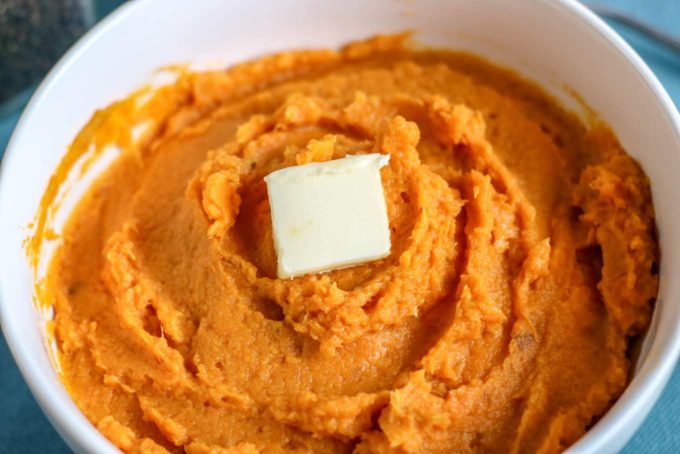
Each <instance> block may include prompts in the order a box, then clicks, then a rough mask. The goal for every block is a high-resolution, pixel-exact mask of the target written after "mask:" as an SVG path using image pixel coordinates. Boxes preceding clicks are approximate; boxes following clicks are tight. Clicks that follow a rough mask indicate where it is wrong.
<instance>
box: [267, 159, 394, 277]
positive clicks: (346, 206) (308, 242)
mask: <svg viewBox="0 0 680 454" xmlns="http://www.w3.org/2000/svg"><path fill="white" fill-rule="evenodd" d="M389 159H390V157H389V156H388V155H381V154H377V153H373V154H366V155H356V156H347V157H344V158H342V159H335V160H333V161H327V162H315V163H311V164H305V165H301V166H294V167H287V168H285V169H281V170H277V171H275V172H272V173H270V174H269V175H267V176H266V177H265V178H264V180H265V182H266V183H267V191H268V193H269V205H270V207H271V213H272V227H273V229H274V248H275V249H276V255H277V259H278V260H277V261H278V269H277V274H278V277H279V278H291V277H295V276H300V275H303V274H307V273H319V272H322V271H330V270H334V269H338V268H345V267H349V266H354V265H359V264H361V263H366V262H369V261H371V260H377V259H381V258H383V257H386V256H388V255H389V253H390V228H389V223H388V219H387V207H386V206H385V196H384V194H383V188H382V182H381V180H380V168H381V167H383V166H385V165H386V164H387V163H388V161H389Z"/></svg>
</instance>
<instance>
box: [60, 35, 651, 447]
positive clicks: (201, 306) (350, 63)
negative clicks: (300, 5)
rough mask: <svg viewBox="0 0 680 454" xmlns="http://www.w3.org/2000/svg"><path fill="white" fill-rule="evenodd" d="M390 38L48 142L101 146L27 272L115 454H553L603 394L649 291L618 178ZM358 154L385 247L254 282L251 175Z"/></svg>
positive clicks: (634, 193)
mask: <svg viewBox="0 0 680 454" xmlns="http://www.w3.org/2000/svg"><path fill="white" fill-rule="evenodd" d="M402 41H403V37H381V38H376V39H373V40H369V41H366V42H360V43H355V44H352V45H350V46H348V47H346V48H345V49H343V50H342V51H339V52H331V51H308V52H291V53H285V54H280V55H277V56H273V57H267V58H264V59H261V60H258V61H255V62H252V63H248V64H244V65H240V66H237V67H235V68H233V69H231V70H229V71H226V72H208V73H198V74H194V73H187V74H183V75H181V76H180V78H179V80H178V81H177V82H176V83H175V84H174V85H172V86H169V87H165V88H162V89H160V90H159V91H158V92H156V93H155V94H154V95H153V96H152V97H151V99H150V100H148V99H147V100H146V101H145V102H141V101H140V100H139V99H135V100H133V101H134V102H132V103H131V104H130V103H129V102H127V103H126V102H123V103H118V104H116V105H114V106H112V107H111V108H109V109H108V110H106V111H103V112H100V113H99V114H98V116H96V117H95V120H96V125H93V124H92V123H91V124H90V125H88V127H87V128H86V129H85V130H84V131H85V133H83V134H85V135H83V134H81V136H79V138H80V139H83V140H81V141H80V142H78V141H76V142H74V144H81V145H82V143H87V144H90V143H94V144H96V145H97V146H100V145H102V144H103V143H109V142H111V141H114V142H116V143H117V144H118V145H121V146H122V147H123V148H124V152H123V153H122V155H121V156H120V157H119V158H117V160H116V161H115V162H114V163H113V164H112V165H111V167H110V168H109V169H108V170H107V171H106V172H105V173H104V175H102V176H101V177H100V178H99V179H98V180H97V182H96V183H95V184H94V185H93V187H92V188H91V189H90V191H89V192H88V193H87V194H86V196H85V197H84V198H83V200H82V201H81V203H80V205H79V207H78V208H77V209H76V210H75V212H74V213H73V215H72V216H71V218H70V221H69V223H68V225H67V227H66V229H65V231H64V235H63V240H64V244H63V246H62V247H61V248H60V250H59V252H58V253H57V255H56V257H55V258H54V259H53V262H52V265H51V268H50V272H49V279H48V290H49V292H48V294H49V295H50V298H52V301H53V303H54V305H55V312H56V317H55V336H56V339H57V342H58V345H59V352H60V361H61V366H62V376H63V379H64V382H65V383H66V385H67V387H68V389H69V391H70V393H71V394H72V395H73V397H74V400H75V401H76V403H77V404H78V405H79V407H80V408H81V409H82V410H83V412H84V413H85V414H86V416H87V417H88V418H89V419H90V420H91V421H92V422H93V423H94V424H95V425H96V426H97V427H98V429H99V430H100V431H101V432H102V433H103V434H104V435H106V436H107V437H108V438H109V439H110V440H111V441H112V442H113V443H114V444H116V445H117V446H118V447H119V448H121V449H122V450H124V451H128V452H137V451H140V452H163V451H166V450H167V451H170V452H178V451H186V452H190V453H203V452H229V453H237V452H239V453H240V452H243V453H251V452H253V453H254V452H267V453H269V452H284V451H286V452H358V453H368V452H402V453H421V452H520V451H521V452H554V451H559V450H563V449H565V448H566V447H567V446H569V445H570V444H571V443H573V442H574V441H575V440H576V439H577V438H578V437H580V436H581V435H582V434H583V433H584V432H585V431H586V430H587V429H588V427H589V426H590V425H591V424H592V423H593V422H594V420H595V419H596V418H597V417H598V416H600V415H602V414H603V413H604V412H605V411H606V410H607V409H608V408H609V406H610V405H611V404H612V402H613V401H614V400H615V399H616V398H617V397H618V395H619V394H620V393H621V392H622V390H623V389H624V387H625V385H626V381H627V374H628V369H629V360H628V358H627V356H626V351H627V347H628V344H629V336H632V335H635V334H637V333H640V332H641V331H642V330H643V329H644V328H645V327H646V326H647V325H648V323H649V317H650V313H651V309H652V302H653V299H654V297H655V296H656V290H657V276H656V267H657V265H656V263H657V260H658V252H657V245H656V240H655V237H654V214H653V209H652V205H651V197H650V193H649V187H648V183H647V180H646V178H645V176H644V174H643V173H642V172H641V170H640V169H639V168H638V166H637V165H636V163H635V162H634V161H633V160H632V159H631V158H629V157H628V156H627V155H626V154H625V153H624V152H623V151H622V149H621V147H620V146H619V144H618V142H617V141H616V139H615V138H614V137H613V136H612V135H611V133H610V132H609V131H608V130H607V129H606V128H605V127H602V126H598V127H593V128H591V129H590V130H586V128H584V127H583V126H582V125H581V123H579V122H578V120H577V119H576V118H575V117H573V116H571V115H570V114H567V113H565V112H564V111H562V110H561V109H560V108H559V107H558V106H556V105H555V103H554V101H552V100H551V99H549V98H548V97H547V96H546V95H544V94H543V93H542V92H540V90H538V89H536V88H535V87H533V86H531V85H530V84H529V83H527V82H525V81H522V80H521V79H519V78H518V77H517V76H515V75H513V74H511V73H509V72H507V71H504V70H501V69H498V68H495V67H492V66H491V65H489V64H487V63H484V62H481V61H479V60H477V59H475V58H473V57H470V56H467V55H461V54H453V53H447V52H434V51H412V50H409V49H408V48H406V47H404V45H403V42H402ZM140 120H145V121H147V126H148V129H147V133H146V134H144V135H143V136H142V138H141V139H140V140H139V141H137V142H135V141H132V140H130V137H129V136H128V135H127V133H126V131H127V130H128V129H130V126H131V125H132V124H136V123H139V121H140ZM93 121H94V120H93ZM106 139H108V141H107V140H106ZM374 152H378V153H384V154H389V155H390V161H389V165H388V166H386V167H385V168H384V169H383V170H382V171H381V177H382V183H383V187H384V192H385V198H386V202H387V209H388V217H389V222H390V229H391V241H392V252H391V254H390V255H389V256H388V257H387V258H385V259H382V260H379V261H376V262H372V263H368V264H364V265H360V266H356V267H353V268H348V269H342V270H337V271H332V272H329V273H325V274H318V275H306V276H303V277H300V278H296V279H288V280H281V279H277V278H276V256H275V253H274V248H273V240H272V228H271V222H270V211H269V204H268V198H267V192H266V186H265V184H264V183H263V177H264V176H265V175H267V174H269V173H270V172H272V171H274V170H277V169H280V168H282V167H287V166H293V165H299V164H306V163H309V162H319V161H326V160H330V159H336V158H340V157H343V156H345V155H353V154H362V153H374ZM347 216H351V213H347Z"/></svg>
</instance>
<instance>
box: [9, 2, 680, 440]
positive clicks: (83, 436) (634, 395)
mask: <svg viewBox="0 0 680 454" xmlns="http://www.w3.org/2000/svg"><path fill="white" fill-rule="evenodd" d="M154 1H157V0H134V1H129V2H127V3H124V4H122V5H121V6H119V7H118V8H116V10H115V11H113V12H112V13H111V14H109V15H108V16H107V17H105V18H104V19H103V20H101V21H100V22H99V23H97V24H96V25H95V26H94V27H93V28H92V29H90V30H88V31H87V32H86V33H85V34H84V35H83V36H82V37H81V38H80V39H79V40H78V41H77V42H76V43H75V44H74V45H73V46H72V47H71V48H70V49H69V50H68V51H67V52H66V53H65V54H64V55H63V56H62V57H61V58H60V59H59V61H58V62H57V64H56V65H55V66H54V67H53V68H52V69H51V70H50V71H49V73H48V74H47V76H46V77H45V78H44V79H43V81H42V82H41V83H40V85H39V86H38V88H37V90H36V91H35V93H34V94H33V96H32V97H31V99H30V101H29V103H28V105H27V106H26V108H25V109H24V111H23V112H22V114H21V116H20V118H19V121H18V122H17V125H16V127H15V128H14V131H13V132H12V135H11V137H10V140H9V142H8V144H7V148H6V150H5V153H4V156H3V158H2V164H1V165H0V195H1V194H3V193H4V192H5V191H4V188H5V186H6V184H7V183H6V181H7V178H3V177H4V176H5V173H6V172H7V168H8V167H10V166H11V162H12V161H13V160H14V159H16V156H17V155H18V154H19V150H17V149H16V148H18V147H16V146H15V143H16V142H17V141H18V139H17V137H19V136H20V135H23V134H24V129H26V127H27V126H26V125H27V124H28V123H29V120H30V118H31V116H32V115H33V112H34V111H35V110H37V109H39V107H40V104H41V101H42V99H43V97H44V96H45V94H46V93H48V92H49V91H50V89H51V88H52V86H53V85H54V84H55V83H56V82H57V81H58V80H59V79H60V78H61V77H63V76H64V74H65V73H67V71H68V69H69V67H70V66H71V64H72V63H73V62H74V61H75V60H77V59H78V58H79V57H80V55H81V54H82V53H83V52H84V51H85V50H86V49H87V48H89V47H90V46H91V45H93V43H94V42H95V41H96V40H97V39H98V37H99V36H101V35H103V34H106V33H108V32H109V30H110V29H111V28H112V27H114V26H115V25H116V24H117V23H119V22H121V21H124V20H125V19H126V18H127V17H128V16H130V15H132V14H135V12H136V11H137V10H139V9H142V8H144V7H145V6H146V5H147V4H148V3H152V2H154ZM540 1H541V2H542V3H548V4H550V5H551V6H553V7H555V8H558V9H559V10H560V13H561V14H566V15H571V16H572V17H573V18H575V19H577V20H579V21H581V22H583V24H584V25H585V26H587V27H589V28H590V29H591V30H592V31H594V32H596V33H597V34H598V35H599V36H601V37H602V38H604V41H605V42H606V43H607V44H609V45H610V46H611V48H612V50H613V51H614V52H616V53H618V54H619V55H620V56H622V57H623V59H624V60H625V63H626V64H627V65H629V66H630V67H631V68H632V69H633V70H634V71H635V72H636V73H637V74H638V75H639V76H641V83H643V84H645V85H646V86H647V87H648V88H649V89H650V91H651V92H652V93H653V94H654V98H655V102H656V103H657V104H658V106H659V107H660V108H661V110H662V112H663V114H664V115H665V116H666V118H667V119H668V120H669V121H670V124H671V126H672V129H673V131H674V133H675V136H676V138H677V139H678V142H680V113H678V110H677V108H676V107H675V104H674V103H673V101H672V100H671V98H670V96H669V95H668V93H667V92H666V90H665V89H664V88H663V86H662V85H661V83H660V82H659V80H658V79H657V77H656V76H655V75H654V73H653V72H652V70H651V69H650V68H649V67H648V65H647V64H646V63H645V62H644V61H643V60H642V58H641V57H640V56H639V55H638V54H637V52H636V51H635V50H633V49H632V47H631V46H630V45H629V44H628V43H627V42H626V41H625V40H624V39H623V38H622V37H621V36H620V35H619V34H618V33H617V32H615V31H614V30H613V29H612V28H611V27H610V26H609V25H608V24H607V23H606V22H605V21H604V20H602V19H601V18H600V17H599V16H597V15H596V14H595V13H594V12H592V11H591V10H590V9H588V8H587V7H586V6H584V5H583V4H581V3H579V2H578V1H577V0H540ZM140 82H141V81H140ZM1 201H2V198H0V202H1ZM5 266H7V267H8V266H9V264H8V263H6V262H0V328H1V329H2V333H3V335H4V337H5V339H6V341H7V344H8V347H9V349H10V352H11V353H12V356H13V358H14V360H15V362H16V364H17V366H18V368H19V370H20V372H21V374H22V376H23V378H24V380H25V381H26V383H27V384H28V387H29V389H30V391H31V393H32V395H33V396H34V398H35V399H36V401H37V402H38V404H39V406H40V407H41V409H42V410H43V411H44V412H45V414H46V416H47V417H48V419H49V421H50V423H51V424H52V425H53V427H54V428H55V429H56V430H57V432H58V433H59V434H60V435H61V436H62V437H63V438H64V439H65V441H66V442H67V443H68V444H69V445H70V446H71V448H74V449H76V450H84V451H86V452H117V450H116V448H115V447H114V446H113V444H111V442H109V441H108V440H107V439H106V438H105V437H104V436H103V434H101V433H100V432H99V431H98V430H97V429H96V428H95V427H94V426H93V425H90V426H89V427H87V426H86V427H85V428H84V427H82V426H79V425H78V424H74V420H77V419H79V418H78V417H84V415H83V414H82V413H81V412H80V410H79V409H78V408H77V407H76V406H75V405H71V406H65V407H62V404H63V401H62V399H63V397H62V396H60V395H59V394H56V393H54V390H53V389H51V388H52V384H51V383H50V382H49V381H48V380H47V378H46V377H44V376H43V375H41V373H40V369H39V367H38V365H37V362H36V360H35V359H34V358H32V356H31V355H30V354H29V351H28V350H27V348H25V347H24V345H22V342H21V327H17V326H14V325H16V324H15V323H9V320H11V319H12V311H11V306H10V304H9V301H10V298H9V296H10V295H9V292H8V290H7V289H8V285H7V284H6V283H4V282H3V276H4V274H3V273H2V269H1V268H2V267H5ZM665 304H670V302H665ZM668 338H669V340H668V341H667V342H666V343H665V344H663V345H662V346H661V347H660V348H659V351H658V354H657V356H658V358H659V360H658V362H657V365H656V366H655V368H654V370H653V371H651V372H650V373H648V374H646V375H644V376H642V377H639V379H637V378H636V379H635V380H633V381H632V382H631V383H629V385H628V386H627V388H626V396H627V402H626V407H625V408H618V409H615V410H614V409H610V410H608V412H607V413H606V415H609V414H610V413H612V411H613V410H614V414H612V416H613V417H612V418H609V419H607V420H606V421H601V422H600V423H599V424H598V425H596V426H595V427H593V428H592V429H591V430H589V431H588V432H586V434H585V435H584V436H582V437H581V438H580V439H579V440H578V441H577V442H576V443H574V444H573V445H572V446H571V447H570V448H569V451H570V452H575V451H578V452H600V451H603V450H604V449H605V448H606V445H607V443H608V442H610V441H611V440H612V439H613V438H614V437H616V436H619V437H627V438H630V437H632V435H633V434H634V433H635V431H632V432H631V433H627V434H625V433H624V431H625V429H626V428H627V427H631V425H632V426H633V427H635V428H636V430H637V428H639V423H638V424H636V423H635V419H636V418H638V417H639V416H640V414H643V416H646V414H647V413H648V412H649V411H650V409H651V407H652V406H653V403H654V402H656V400H657V399H658V397H659V394H660V392H661V390H662V389H663V388H664V387H665V385H666V383H667V381H668V379H669V378H670V375H671V373H672V371H673V369H674V367H675V364H676V362H677V360H678V356H680V326H679V327H678V328H677V329H676V330H674V331H673V332H672V333H670V335H669V336H668ZM621 397H623V396H621ZM650 401H651V403H652V404H651V405H650V404H649V403H650ZM71 403H73V402H72V401H71ZM74 417H75V418H74Z"/></svg>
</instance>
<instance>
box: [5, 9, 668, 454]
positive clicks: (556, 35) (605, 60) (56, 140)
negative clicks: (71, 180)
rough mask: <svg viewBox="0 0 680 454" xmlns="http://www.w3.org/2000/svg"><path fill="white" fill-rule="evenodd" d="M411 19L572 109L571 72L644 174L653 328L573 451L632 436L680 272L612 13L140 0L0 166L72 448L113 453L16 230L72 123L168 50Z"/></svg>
mask: <svg viewBox="0 0 680 454" xmlns="http://www.w3.org/2000/svg"><path fill="white" fill-rule="evenodd" d="M405 29H414V30H416V31H417V34H416V39H417V40H419V41H421V42H423V43H426V44H432V45H436V46H444V47H450V48H454V49H464V50H468V51H472V52H475V53H478V54H481V55H484V56H487V57H488V58H490V59H492V60H493V61H495V62H498V63H500V64H503V65H507V66H511V67H513V68H516V69H517V70H519V71H520V72H522V73H523V74H525V75H527V76H528V77H530V78H532V79H534V80H537V81H538V82H539V83H541V84H542V85H543V86H544V87H546V88H547V89H548V90H549V91H551V92H552V93H553V94H555V96H557V97H558V98H559V99H561V100H562V101H563V102H564V103H566V104H567V105H568V106H570V107H571V108H574V109H578V108H579V107H580V106H579V104H578V103H577V102H574V98H573V97H571V96H570V95H569V89H568V88H567V86H568V87H569V88H571V89H573V90H575V91H576V92H577V93H578V94H580V95H581V96H582V97H583V99H585V100H586V101H587V103H588V104H589V106H590V107H591V108H592V109H593V110H594V111H595V112H597V113H598V114H600V115H601V116H602V117H603V118H604V119H605V120H606V121H607V122H608V123H609V124H610V125H611V126H612V127H613V129H614V130H615V132H616V134H617V135H618V137H619V138H620V140H621V142H622V143H623V145H624V147H625V148H626V150H627V151H628V152H629V153H630V154H631V155H633V156H634V157H635V158H637V159H638V160H639V161H640V163H641V164H642V166H643V168H644V170H645V171H646V172H647V174H648V175H649V177H650V178H651V183H652V191H653V197H654V204H655V207H656V213H657V222H658V229H659V234H660V236H659V239H660V242H661V251H662V255H663V257H662V262H661V287H660V293H659V298H658V303H657V306H656V311H655V318H654V321H653V326H652V329H651V330H650V332H649V333H648V336H647V339H646V341H645V344H644V346H643V352H642V356H641V358H640V360H639V361H638V363H637V366H636V370H635V377H634V379H633V380H632V382H631V383H630V385H629V386H628V388H627V389H626V391H625V393H624V394H623V396H621V398H620V399H619V400H618V401H617V402H616V404H615V405H614V406H613V407H612V409H611V410H610V411H609V412H608V413H607V414H606V415H605V416H604V417H603V418H602V419H601V420H600V421H599V422H598V423H597V424H596V425H595V426H594V427H593V428H592V429H591V430H590V431H589V432H588V434H587V435H585V436H584V437H583V438H582V439H581V440H580V441H579V442H577V443H576V444H575V445H574V446H572V447H571V449H570V451H571V452H575V453H576V452H577V453H586V452H587V453H600V452H615V451H618V450H619V449H621V448H622V447H623V446H624V444H625V443H626V442H627V441H628V439H629V438H630V437H631V436H632V434H633V433H634V432H635V430H636V429H637V428H638V427H639V425H640V423H641V422H642V420H643V419H644V417H645V416H646V415H647V413H648V412H649V410H650V409H651V407H652V405H653V404H654V402H655V401H656V399H657V397H658V396H659V394H660V392H661V390H662V389H663V387H664V385H665V384H666V382H667V380H668V378H669V376H670V374H671V371H672V369H673V367H674V365H675V362H676V359H677V357H678V352H679V351H680V279H677V278H673V276H678V275H680V236H678V235H676V234H675V232H678V231H680V210H677V191H678V184H677V183H676V181H677V180H676V176H677V175H679V174H680V120H679V118H678V113H677V111H676V109H675V107H674V106H673V104H672V102H671V100H670V99H669V97H668V95H667V94H666V92H665V91H664V90H663V88H662V87H661V85H660V84H659V82H658V81H657V79H656V78H655V77H654V76H653V75H652V73H651V72H650V70H649V68H648V67H647V66H646V65H645V64H644V63H643V62H642V61H641V59H640V58H639V57H638V56H637V55H636V54H635V52H634V51H633V50H631V48H630V47H629V46H628V45H627V44H626V43H624V41H623V40H622V39H621V38H620V37H619V36H618V35H616V34H615V33H614V32H613V31H612V30H611V29H610V28H609V27H608V26H607V25H605V24H604V23H603V22H602V21H601V20H599V19H598V18H597V17H595V16H594V15H593V14H591V13H590V12H589V11H588V10H586V9H585V8H584V7H583V6H581V5H579V4H578V3H576V2H575V1H573V0H554V1H548V0H513V1H512V2H510V1H507V0H483V1H481V0H431V1H424V0H422V1H421V0H401V1H396V0H371V1H366V0H343V1H339V2H332V3H331V2H321V1H317V0H291V1H288V2H267V1H265V0H261V1H255V0H231V1H229V2H225V1H223V0H201V1H196V0H194V1H191V2H188V1H185V0H139V1H134V2H131V3H128V4H126V5H124V6H123V7H121V8H120V9H119V10H118V11H116V12H115V13H114V14H112V15H111V16H110V17H108V18H107V19H106V20H104V21H103V22H102V23H100V24H99V25H98V26H97V27H95V29H94V30H92V31H91V32H89V33H88V34H87V35H86V36H85V37H84V38H83V39H81V40H80V41H79V42H78V44H76V45H75V46H74V47H73V48H72V49H71V50H70V51H69V52H68V53H67V54H66V56H65V57H64V58H62V60H61V61H60V62H59V64H57V66H56V67H55V68H54V69H53V70H52V71H51V72H50V74H49V76H48V77H47V78H46V79H45V81H44V82H43V83H42V85H41V86H40V88H39V89H38V91H37V92H36V93H35V95H34V96H33V99H32V100H31V102H30V104H29V106H28V107H27V109H26V111H25V112H24V114H23V116H22V117H21V121H20V122H19V125H18V126H17V128H16V131H15V132H14V135H13V137H12V140H11V142H10V144H9V147H8V149H7V152H6V155H5V158H4V161H3V166H2V175H1V177H2V178H1V179H0V220H1V223H0V254H1V255H0V260H1V267H0V303H1V304H0V316H1V318H2V329H3V332H4V334H5V337H6V338H7V342H8V344H9V346H10V349H11V350H12V353H13V355H14V358H15V359H16V361H17V364H18V365H19V368H20V369H21V372H22V373H23V375H24V378H25V379H26V381H27V382H28V384H29V387H30V388H31V391H32V392H33V394H34V395H35V397H36V399H37V400H38V403H39V404H40V406H41V407H42V408H43V410H44V411H45V413H46V414H47V416H48V417H49V419H50V420H51V421H52V423H53V424H54V426H55V427H56V429H57V430H58V431H59V433H60V434H61V435H62V436H63V437H64V439H65V440H66V442H67V443H68V444H69V445H70V446H71V447H72V448H73V449H74V450H76V451H78V452H97V453H106V452H115V448H114V447H113V445H111V444H110V443H109V442H108V441H107V440H106V439H105V438H104V437H103V436H101V435H100V434H99V433H98V432H97V430H96V429H95V428H94V427H93V426H92V425H91V424H90V423H89V422H88V421H87V419H85V417H84V416H83V415H82V414H81V413H80V411H79V410H78V408H77V407H76V406H75V405H74V404H73V402H72V401H71V399H70V398H69V395H68V394H67V393H66V391H65V390H64V387H63V386H62V385H61V383H60V382H59V380H58V378H57V375H56V374H55V371H54V369H53V367H52V363H51V362H50V353H49V351H50V349H49V348H46V347H47V345H46V342H45V335H44V333H45V330H44V318H45V317H49V314H43V313H41V312H40V311H36V309H35V306H34V304H33V303H32V289H33V282H34V278H33V276H32V275H31V272H30V269H29V266H28V263H27V260H26V257H25V255H24V251H23V249H22V241H23V240H24V238H25V237H26V236H27V233H28V230H27V228H26V226H27V225H28V224H29V222H30V221H31V220H32V219H33V216H34V213H35V211H36V207H37V205H38V201H39V199H40V196H41V195H42V193H43V191H44V189H45V187H46V184H47V182H48V180H49V178H50V175H51V174H52V171H53V170H54V169H55V167H56V165H57V163H58V162H59V160H60V159H61V157H62V155H63V154H64V152H65V150H66V147H67V145H68V143H69V142H70V141H71V140H72V139H73V137H74V136H75V134H76V133H77V132H78V130H79V129H80V128H81V127H82V126H83V125H84V124H85V122H86V121H87V120H88V118H89V117H90V116H91V115H92V114H93V112H94V111H95V109H97V108H99V107H103V106H106V105H107V104H109V103H110V102H111V101H113V100H115V99H118V98H121V97H123V96H125V95H126V94H128V93H129V92H131V91H132V90H133V89H135V88H137V87H139V86H140V85H141V84H142V83H144V82H147V81H149V79H150V78H151V77H152V75H153V71H154V69H156V68H159V67H161V66H163V65H166V64H170V63H185V62H199V63H202V64H206V63H207V64H210V65H215V64H232V63H236V62H239V61H242V60H244V59H249V58H254V57H257V56H260V55H263V54H267V53H271V52H275V51H279V50H286V49H296V48H303V47H307V48H309V47H325V46H338V45H341V44H343V43H346V42H348V41H352V40H355V39H359V38H362V37H367V36H369V35H372V34H376V33H387V32H397V31H403V30H405ZM565 84H566V86H565ZM99 168H101V166H99ZM87 180H88V179H86V181H85V182H80V183H76V184H75V185H74V186H73V189H72V191H71V197H75V198H77V196H78V195H80V194H82V192H83V190H84V189H85V187H86V185H87ZM68 206H69V204H68V203H67V204H66V207H68ZM62 218H63V217H62Z"/></svg>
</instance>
